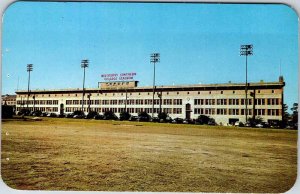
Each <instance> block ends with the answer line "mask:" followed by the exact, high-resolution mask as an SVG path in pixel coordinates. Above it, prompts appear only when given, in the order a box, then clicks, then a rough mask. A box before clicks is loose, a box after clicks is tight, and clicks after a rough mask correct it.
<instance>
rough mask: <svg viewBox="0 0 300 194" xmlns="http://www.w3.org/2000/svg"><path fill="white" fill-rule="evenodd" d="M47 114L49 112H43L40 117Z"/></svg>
mask: <svg viewBox="0 0 300 194" xmlns="http://www.w3.org/2000/svg"><path fill="white" fill-rule="evenodd" d="M48 114H49V113H47V112H43V113H42V115H41V116H42V117H46V116H47V115H48Z"/></svg>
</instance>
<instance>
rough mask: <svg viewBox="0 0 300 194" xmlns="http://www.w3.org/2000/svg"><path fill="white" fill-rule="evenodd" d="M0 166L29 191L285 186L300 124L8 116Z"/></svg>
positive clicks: (293, 166) (290, 179) (292, 170)
mask: <svg viewBox="0 0 300 194" xmlns="http://www.w3.org/2000/svg"><path fill="white" fill-rule="evenodd" d="M6 133H9V134H8V135H6ZM7 158H9V160H7ZM1 167H2V169H1V171H2V172H1V174H2V178H3V180H4V182H5V183H6V184H7V185H8V186H10V187H12V188H16V189H26V190H32V189H38V190H102V191H184V192H188V191H192V192H285V191H287V190H288V189H290V188H291V187H292V186H293V184H294V182H295V180H296V176H297V174H296V171H297V131H290V130H271V129H246V128H234V127H211V126H195V125H176V124H158V123H136V122H117V121H115V122H114V121H94V120H75V119H46V120H45V119H44V120H43V121H35V122H34V121H14V120H10V121H4V122H3V123H2V159H1Z"/></svg>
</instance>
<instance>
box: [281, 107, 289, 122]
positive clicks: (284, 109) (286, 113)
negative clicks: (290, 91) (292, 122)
mask: <svg viewBox="0 0 300 194" xmlns="http://www.w3.org/2000/svg"><path fill="white" fill-rule="evenodd" d="M287 110H288V106H287V105H286V104H283V118H282V127H283V128H284V127H285V126H286V125H287V123H288V120H289V118H290V114H289V113H288V111H287Z"/></svg>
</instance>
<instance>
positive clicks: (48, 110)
mask: <svg viewBox="0 0 300 194" xmlns="http://www.w3.org/2000/svg"><path fill="white" fill-rule="evenodd" d="M21 109H22V108H21V107H17V111H20V110H21ZM28 109H29V110H30V111H34V110H40V111H42V112H58V107H35V108H33V107H28ZM77 109H78V108H77Z"/></svg>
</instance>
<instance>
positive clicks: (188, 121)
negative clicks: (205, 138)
mask: <svg viewBox="0 0 300 194" xmlns="http://www.w3.org/2000/svg"><path fill="white" fill-rule="evenodd" d="M182 123H183V124H194V123H195V121H193V120H191V119H184V120H183V121H182Z"/></svg>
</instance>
